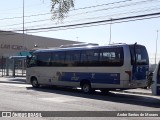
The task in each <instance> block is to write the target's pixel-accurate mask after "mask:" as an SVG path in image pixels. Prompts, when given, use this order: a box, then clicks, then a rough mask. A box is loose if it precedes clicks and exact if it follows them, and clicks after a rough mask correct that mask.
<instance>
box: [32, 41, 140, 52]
mask: <svg viewBox="0 0 160 120" xmlns="http://www.w3.org/2000/svg"><path fill="white" fill-rule="evenodd" d="M129 45H134V44H125V43H116V44H109V45H103V46H98V45H95V46H92V45H88V46H80V47H57V48H47V49H38V50H36V51H35V52H34V53H36V52H48V51H70V50H84V49H98V48H115V47H125V46H129ZM137 45H139V44H137ZM141 46H143V45H141Z"/></svg>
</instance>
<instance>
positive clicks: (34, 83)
mask: <svg viewBox="0 0 160 120" xmlns="http://www.w3.org/2000/svg"><path fill="white" fill-rule="evenodd" d="M31 84H32V86H33V87H34V88H38V87H39V83H38V81H37V79H36V78H32V80H31Z"/></svg>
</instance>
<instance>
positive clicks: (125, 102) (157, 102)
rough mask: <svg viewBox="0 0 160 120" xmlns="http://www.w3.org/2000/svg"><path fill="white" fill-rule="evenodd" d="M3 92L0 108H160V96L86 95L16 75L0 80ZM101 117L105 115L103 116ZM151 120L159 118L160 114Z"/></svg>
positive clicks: (145, 109) (54, 109)
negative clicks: (39, 84)
mask: <svg viewBox="0 0 160 120" xmlns="http://www.w3.org/2000/svg"><path fill="white" fill-rule="evenodd" d="M1 79H2V78H1ZM0 91H1V92H0V96H1V97H0V111H160V97H158V96H152V95H149V94H144V95H143V94H132V93H125V92H116V91H111V92H110V93H108V94H102V93H101V92H99V91H96V92H95V93H93V94H90V95H87V94H84V93H82V92H81V90H79V89H70V88H59V87H53V86H49V87H47V86H43V87H41V88H37V89H35V88H32V86H31V85H28V84H25V83H24V79H15V78H14V79H12V78H10V79H9V81H6V82H5V81H2V80H1V81H0ZM73 113H74V112H73ZM0 119H2V118H0ZM3 119H4V118H3ZM5 119H8V118H5ZM16 119H17V118H16ZM18 119H20V118H18ZM30 119H32V118H30ZM37 119H38V120H41V119H53V118H50V117H47V118H37ZM54 119H58V120H59V119H75V117H55V118H54ZM76 119H89V120H91V119H92V120H93V119H97V118H96V117H93V118H92V117H77V118H76ZM98 119H106V118H105V117H100V118H98ZM109 119H115V117H109ZM116 119H118V120H119V119H124V120H128V119H132V120H134V119H141V120H143V119H145V120H146V119H148V120H149V119H151V117H129V118H128V117H120V118H116ZM152 119H157V120H159V118H158V117H153V118H152Z"/></svg>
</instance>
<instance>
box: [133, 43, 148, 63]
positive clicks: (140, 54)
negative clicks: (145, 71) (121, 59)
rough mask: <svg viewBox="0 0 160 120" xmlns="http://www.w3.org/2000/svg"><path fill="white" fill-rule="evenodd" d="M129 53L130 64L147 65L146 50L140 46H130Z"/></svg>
mask: <svg viewBox="0 0 160 120" xmlns="http://www.w3.org/2000/svg"><path fill="white" fill-rule="evenodd" d="M130 52H131V64H132V65H134V64H137V65H148V64H149V58H148V53H147V50H146V48H145V47H144V46H141V45H130Z"/></svg>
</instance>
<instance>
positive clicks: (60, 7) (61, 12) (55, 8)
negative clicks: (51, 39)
mask: <svg viewBox="0 0 160 120" xmlns="http://www.w3.org/2000/svg"><path fill="white" fill-rule="evenodd" d="M51 2H52V6H51V12H52V13H53V17H52V19H58V20H63V19H64V18H65V16H66V14H67V13H68V12H69V10H70V9H71V8H72V7H74V0H51Z"/></svg>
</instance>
